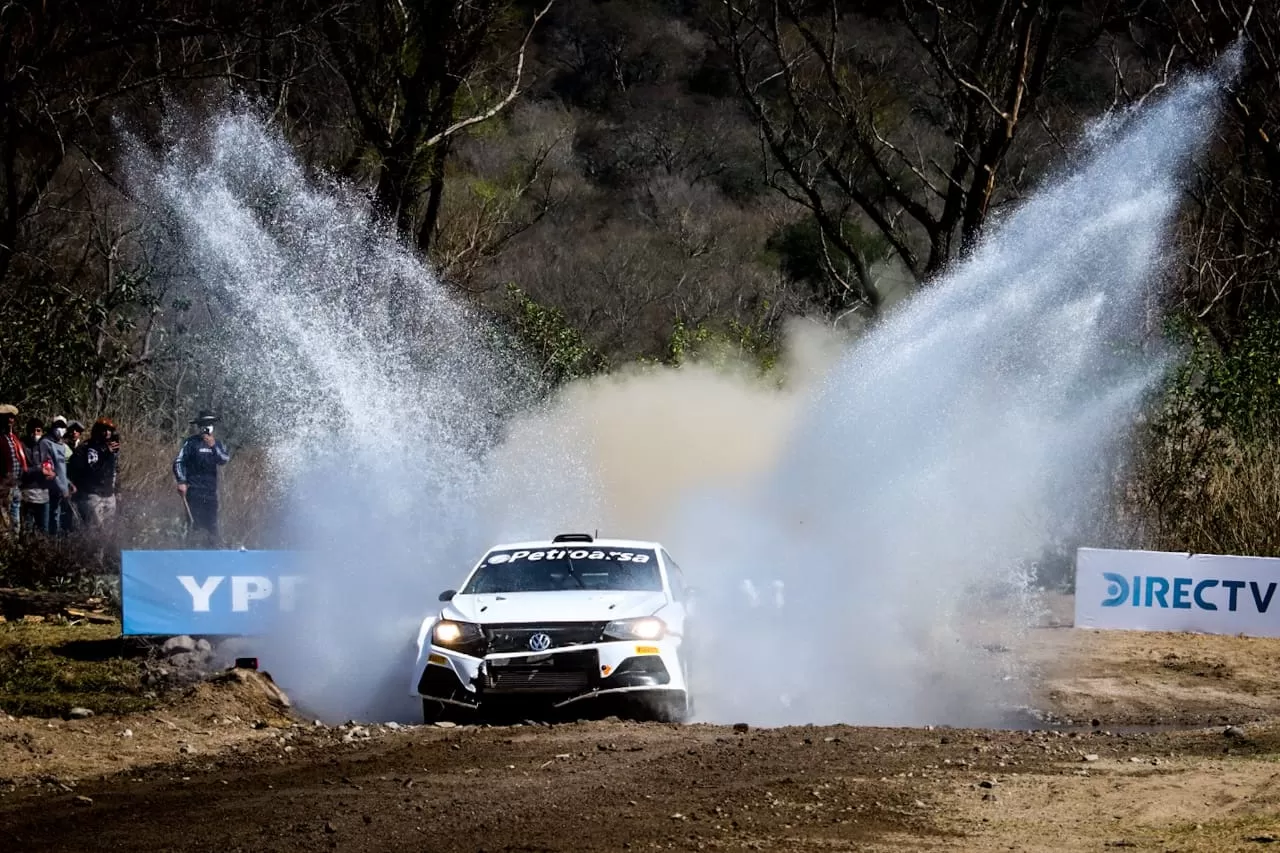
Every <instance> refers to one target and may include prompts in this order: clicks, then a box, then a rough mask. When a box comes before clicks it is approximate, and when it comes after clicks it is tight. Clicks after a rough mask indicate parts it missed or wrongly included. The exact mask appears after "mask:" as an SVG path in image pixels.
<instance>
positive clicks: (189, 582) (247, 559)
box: [120, 551, 302, 636]
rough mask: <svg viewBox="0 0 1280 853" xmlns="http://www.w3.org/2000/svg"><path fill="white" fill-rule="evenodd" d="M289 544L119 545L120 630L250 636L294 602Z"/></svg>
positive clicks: (295, 592) (295, 564)
mask: <svg viewBox="0 0 1280 853" xmlns="http://www.w3.org/2000/svg"><path fill="white" fill-rule="evenodd" d="M297 557H298V555H297V554H295V553H294V552H292V551H124V552H122V553H121V555H120V598H121V609H122V610H123V619H122V621H123V633H124V634H125V635H126V636H146V635H170V634H204V635H240V636H247V635H254V634H262V633H264V632H265V631H266V629H267V628H268V626H269V625H270V623H271V621H272V620H273V619H274V618H277V617H278V616H279V615H280V614H281V613H288V612H290V611H292V610H293V608H294V606H295V605H296V601H297V595H298V587H299V584H300V582H301V580H302V578H301V576H300V575H299V574H298V571H297V570H298V558H297Z"/></svg>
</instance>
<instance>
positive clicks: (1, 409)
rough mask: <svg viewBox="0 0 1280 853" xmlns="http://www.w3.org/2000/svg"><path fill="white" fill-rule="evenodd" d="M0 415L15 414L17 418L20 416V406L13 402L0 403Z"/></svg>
mask: <svg viewBox="0 0 1280 853" xmlns="http://www.w3.org/2000/svg"><path fill="white" fill-rule="evenodd" d="M0 415H13V416H14V417H15V418H16V417H17V416H18V407H17V406H15V405H13V404H12V403H3V404H0Z"/></svg>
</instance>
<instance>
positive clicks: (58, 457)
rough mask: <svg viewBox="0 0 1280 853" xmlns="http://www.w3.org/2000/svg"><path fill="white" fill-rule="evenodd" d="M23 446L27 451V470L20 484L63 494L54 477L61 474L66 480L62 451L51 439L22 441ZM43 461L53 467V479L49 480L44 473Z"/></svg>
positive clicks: (29, 487)
mask: <svg viewBox="0 0 1280 853" xmlns="http://www.w3.org/2000/svg"><path fill="white" fill-rule="evenodd" d="M22 444H23V447H24V448H25V449H26V452H27V472H26V475H25V476H24V477H23V478H22V485H23V487H24V488H28V489H36V488H42V489H48V490H49V491H50V492H53V493H55V494H65V490H64V489H60V488H59V486H58V481H57V479H56V477H58V476H59V475H61V477H62V479H63V481H64V482H65V481H66V467H65V465H64V461H63V458H62V453H61V452H60V451H59V450H58V449H57V448H56V447H55V446H54V442H53V440H52V439H48V438H41V439H40V440H39V441H31V440H30V439H28V440H27V441H24V442H23V443H22ZM45 463H48V465H49V467H50V468H52V469H53V473H54V476H55V479H53V480H50V479H49V478H48V477H46V476H45V475H44V471H45Z"/></svg>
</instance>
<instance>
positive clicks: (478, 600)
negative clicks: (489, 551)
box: [444, 590, 667, 624]
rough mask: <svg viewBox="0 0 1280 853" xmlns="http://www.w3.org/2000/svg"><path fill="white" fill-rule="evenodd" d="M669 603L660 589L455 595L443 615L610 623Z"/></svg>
mask: <svg viewBox="0 0 1280 853" xmlns="http://www.w3.org/2000/svg"><path fill="white" fill-rule="evenodd" d="M666 603H667V598H666V596H665V595H664V594H663V593H661V592H615V591H604V590H601V591H597V590H567V591H560V592H504V593H500V594H487V595H455V596H454V597H453V600H452V601H450V602H449V603H448V604H447V605H445V608H444V618H446V619H458V620H461V621H463V622H478V623H480V624H490V623H503V622H608V621H611V620H614V619H630V618H633V617H636V616H650V615H652V614H653V613H654V612H655V611H657V610H658V608H660V607H662V606H663V605H664V604H666Z"/></svg>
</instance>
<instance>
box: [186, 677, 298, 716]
mask: <svg viewBox="0 0 1280 853" xmlns="http://www.w3.org/2000/svg"><path fill="white" fill-rule="evenodd" d="M182 701H183V704H190V705H193V706H195V707H197V708H199V709H201V710H203V711H205V712H206V713H213V714H218V715H220V716H223V717H241V718H249V719H264V720H269V721H270V720H272V719H274V720H276V721H278V722H293V721H294V720H295V719H296V716H295V714H294V711H293V703H292V702H290V701H289V697H288V696H287V695H285V692H284V691H283V690H281V689H280V687H279V685H277V684H276V683H275V681H274V680H273V679H272V678H271V675H270V673H266V672H255V671H254V670H250V669H230V670H227V671H226V672H223V673H220V674H218V675H214V676H212V677H210V678H208V679H206V680H205V681H202V682H201V683H200V684H198V685H197V686H196V687H195V689H194V690H192V691H191V694H190V695H189V696H187V697H186V698H185V699H183V700H182Z"/></svg>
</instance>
